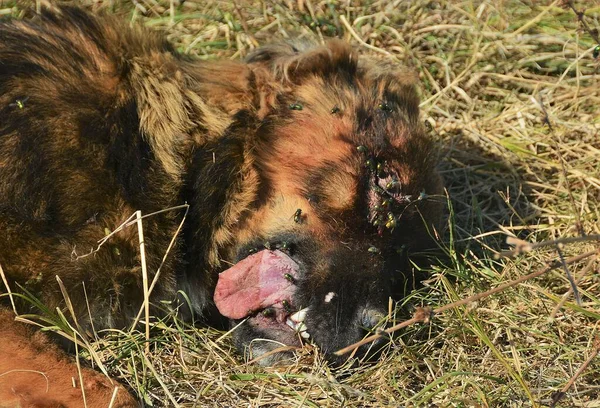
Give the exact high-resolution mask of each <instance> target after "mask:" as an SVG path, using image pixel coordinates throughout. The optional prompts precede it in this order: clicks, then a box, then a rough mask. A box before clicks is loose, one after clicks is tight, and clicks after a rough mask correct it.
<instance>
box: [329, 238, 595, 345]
mask: <svg viewBox="0 0 600 408" xmlns="http://www.w3.org/2000/svg"><path fill="white" fill-rule="evenodd" d="M598 253H600V249H596V250H593V251H589V252H585V253H583V254H580V255H576V256H573V257H571V258H567V259H565V263H566V264H567V265H569V264H572V263H575V262H579V261H581V260H582V259H585V258H588V257H590V256H592V255H596V254H598ZM561 266H562V262H560V261H559V260H555V261H553V262H552V263H550V264H548V265H547V266H546V267H545V268H543V269H540V270H538V271H536V272H533V273H530V274H529V275H525V276H521V277H520V278H518V279H515V280H513V281H510V282H507V283H505V284H502V285H500V286H498V287H496V288H494V289H490V290H488V291H485V292H481V293H477V294H475V295H473V296H469V297H468V298H466V299H461V300H458V301H456V302H452V303H448V304H447V305H444V306H441V307H438V308H436V309H433V310H431V308H429V307H422V308H418V309H417V311H416V312H415V313H414V315H413V317H412V318H411V319H409V320H406V321H404V322H402V323H398V324H397V325H395V326H392V327H390V328H389V329H385V330H383V331H382V332H381V333H377V334H374V335H372V336H369V337H366V338H364V339H363V340H361V341H359V342H356V343H354V344H351V345H349V346H347V347H344V348H343V349H340V350H338V351H336V352H335V353H334V354H335V355H337V356H341V355H344V354H346V353H348V352H350V351H352V350H354V349H357V348H358V347H360V346H362V345H365V344H367V343H370V342H372V341H375V340H377V339H379V338H380V337H383V336H385V335H387V334H390V333H393V332H395V331H397V330H400V329H402V328H404V327H406V326H410V325H412V324H415V323H419V322H427V321H429V319H430V318H431V317H432V316H433V315H435V314H439V313H443V312H445V311H447V310H450V309H455V308H457V307H460V306H464V305H467V304H469V303H472V302H476V301H478V300H480V299H483V298H486V297H488V296H491V295H493V294H495V293H498V292H502V291H503V290H506V289H508V288H511V287H513V286H516V285H518V284H520V283H523V282H525V281H527V280H530V279H533V278H537V277H538V276H541V275H543V274H545V273H547V272H549V271H551V270H553V269H556V268H559V267H561Z"/></svg>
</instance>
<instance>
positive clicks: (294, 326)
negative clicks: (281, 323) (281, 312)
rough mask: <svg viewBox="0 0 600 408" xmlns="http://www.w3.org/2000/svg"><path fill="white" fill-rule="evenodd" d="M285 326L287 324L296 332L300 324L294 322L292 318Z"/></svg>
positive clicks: (288, 319)
mask: <svg viewBox="0 0 600 408" xmlns="http://www.w3.org/2000/svg"><path fill="white" fill-rule="evenodd" d="M285 324H287V325H288V326H290V327H291V328H292V329H294V330H296V327H297V326H298V324H297V323H296V322H294V321H292V320H291V319H290V318H287V319H286V321H285Z"/></svg>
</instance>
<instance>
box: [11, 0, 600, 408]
mask: <svg viewBox="0 0 600 408" xmlns="http://www.w3.org/2000/svg"><path fill="white" fill-rule="evenodd" d="M78 3H84V4H86V5H87V6H88V7H90V8H91V9H94V10H97V9H110V11H111V12H114V13H116V14H118V15H121V16H122V17H123V18H128V19H131V20H132V21H137V22H141V23H143V24H146V25H148V26H150V27H152V28H153V29H157V30H161V31H164V32H165V34H166V35H167V37H168V38H169V39H170V40H171V41H172V42H174V43H175V45H176V46H177V47H178V49H179V50H181V51H182V52H185V53H189V54H192V55H196V56H197V57H199V58H203V59H212V58H240V57H243V56H245V55H246V54H247V53H248V52H250V51H251V50H252V49H253V48H254V47H255V46H256V45H257V44H264V43H267V42H270V41H274V40H283V39H286V38H293V37H308V38H313V39H316V40H317V41H322V40H323V39H325V38H327V37H328V36H330V35H338V36H339V37H341V38H344V39H346V40H348V41H350V42H351V43H353V44H355V45H356V46H357V48H358V49H359V50H360V51H361V53H363V54H365V55H371V56H372V57H373V58H380V59H391V60H394V61H397V62H399V63H402V64H404V65H406V66H407V67H409V68H410V69H412V70H415V71H416V72H417V73H418V75H419V78H420V80H421V93H422V100H423V103H422V116H423V120H424V121H426V122H427V123H429V124H430V125H431V127H432V132H433V133H434V134H435V137H436V138H437V140H439V144H440V147H441V165H440V168H441V172H442V174H443V176H444V178H445V180H446V185H447V191H448V197H449V203H450V205H449V210H448V213H449V215H450V218H449V223H448V231H447V233H446V235H445V236H444V238H443V240H442V242H441V244H440V245H441V246H442V248H443V250H444V252H445V254H446V256H445V257H444V259H442V260H440V261H439V262H438V263H436V264H435V265H433V266H432V267H431V269H430V270H429V271H428V273H429V278H428V279H427V280H426V282H425V286H424V287H423V288H422V289H420V290H419V291H417V292H415V293H413V294H411V295H410V296H408V297H407V299H405V300H404V301H403V302H401V304H400V305H399V308H400V309H402V313H401V314H399V317H398V318H400V316H407V310H410V307H411V306H425V305H429V306H432V307H438V306H442V305H444V304H447V303H450V302H453V301H456V300H458V299H463V298H466V297H468V296H471V295H473V294H475V293H478V292H482V291H485V290H488V289H490V288H493V287H495V286H498V285H500V284H502V283H505V282H507V281H510V280H512V279H515V278H517V277H519V276H522V275H525V274H528V273H530V272H533V271H535V270H538V269H541V268H543V267H544V266H545V265H546V264H547V263H548V262H551V261H553V260H555V259H557V257H558V255H557V251H556V248H555V247H548V248H544V249H540V250H536V251H533V252H528V253H524V254H520V255H518V256H516V257H514V258H511V259H509V258H501V259H495V258H494V255H495V254H497V253H499V252H500V251H502V250H506V249H507V248H508V247H507V245H506V244H505V238H506V236H507V235H514V236H518V237H519V238H520V239H523V240H526V241H529V242H532V243H535V242H541V241H544V240H552V239H559V238H566V237H573V236H577V235H578V234H579V232H578V230H577V224H578V223H579V222H580V223H581V228H582V229H583V231H584V232H585V233H586V234H598V233H600V224H599V218H600V205H599V202H600V135H599V133H600V76H599V74H600V61H599V60H594V59H593V57H592V51H591V50H592V48H593V47H594V46H595V45H596V44H595V41H594V39H593V38H592V37H591V36H590V35H589V33H586V32H584V31H582V30H581V29H580V26H579V24H578V21H577V18H576V16H575V15H574V13H573V12H572V11H570V10H569V9H568V7H562V8H561V7H558V6H557V4H558V3H559V2H554V3H551V2H550V1H540V2H538V1H526V0H523V1H517V0H503V1H497V2H491V1H449V0H438V1H430V0H416V1H410V2H409V1H395V2H392V1H389V2H388V1H369V0H354V1H322V2H317V1H308V0H304V1H303V0H299V1H296V0H294V1H292V0H288V1H270V0H264V1H250V0H248V1H239V2H238V4H239V5H240V10H241V14H240V13H239V12H238V11H237V10H236V9H235V8H234V7H233V6H232V5H231V2H228V1H217V0H196V1H190V0H188V1H185V2H184V3H183V4H182V5H178V3H176V2H175V3H170V2H169V1H151V0H139V1H138V3H137V4H138V6H134V5H133V4H132V3H128V2H114V3H113V2H102V3H97V2H94V3H93V4H92V3H88V2H78ZM1 4H2V6H1V7H0V12H1V13H2V14H3V15H6V14H10V15H14V16H17V17H19V16H23V15H30V14H31V13H32V10H33V9H32V8H27V7H25V6H15V5H14V4H13V3H11V2H3V3H1ZM550 4H553V5H551V6H550ZM584 6H585V7H586V11H585V20H586V22H587V23H588V25H589V26H590V27H592V28H596V29H600V3H599V2H598V1H586V2H584V1H579V2H576V7H577V8H578V9H583V8H584ZM357 38H359V39H360V40H361V42H359V41H358V40H357ZM536 100H537V101H539V100H541V101H542V103H543V108H544V109H545V110H546V112H547V114H548V120H549V122H550V123H551V125H552V129H550V128H549V126H548V125H547V123H546V120H545V117H544V112H543V109H542V106H541V105H540V103H539V102H536ZM563 165H564V171H563V167H562V166H563ZM571 197H572V198H571ZM594 248H598V242H594V241H590V242H580V243H577V244H572V245H567V246H565V247H563V248H562V251H563V252H564V254H565V256H566V257H568V256H573V255H577V254H580V253H584V252H586V251H590V250H593V249H594ZM598 270H599V263H598V260H596V259H595V258H589V259H586V260H583V261H581V262H578V263H576V264H572V265H569V271H570V273H571V274H572V275H573V276H575V279H576V280H577V282H578V290H579V292H580V294H581V297H582V302H581V305H577V304H576V303H575V301H574V299H573V296H572V293H571V292H570V288H571V286H570V284H569V282H568V280H567V278H566V274H565V272H564V270H561V269H555V270H554V271H552V272H549V273H547V274H545V275H544V276H542V277H540V278H537V279H534V280H532V281H528V282H525V283H523V284H521V285H519V286H517V287H515V288H512V289H507V290H505V291H503V292H502V293H499V294H495V295H493V296H491V297H488V298H485V299H482V300H480V301H478V302H476V303H472V304H470V305H468V306H464V307H460V308H456V309H454V310H451V311H448V312H445V313H443V314H440V315H438V316H436V317H435V318H434V319H433V321H432V322H431V323H430V324H418V325H413V326H410V327H408V328H406V329H403V330H401V331H400V332H399V333H398V336H397V338H396V339H395V340H394V342H393V344H392V345H391V346H390V347H389V349H388V350H387V351H386V352H385V353H384V355H383V356H382V358H381V359H380V360H379V361H377V362H374V363H365V364H363V365H361V366H360V367H358V368H357V367H342V368H340V369H337V370H333V369H331V368H329V367H327V365H326V364H325V363H324V362H323V360H322V357H321V356H320V355H319V353H318V350H316V349H315V348H314V347H312V346H310V345H309V346H307V347H305V348H304V349H303V350H301V351H300V352H299V353H298V359H297V362H296V363H295V364H293V365H291V366H289V367H286V368H279V369H269V368H262V367H257V366H254V365H245V364H244V363H243V361H241V360H240V357H239V356H238V355H237V354H236V353H235V351H234V349H233V346H232V344H231V340H230V338H229V337H227V336H225V337H223V333H221V332H217V331H215V330H212V329H198V328H192V327H188V326H185V325H182V324H181V323H180V322H177V321H174V320H173V319H170V320H169V321H165V322H156V325H155V326H154V327H153V331H152V339H151V345H150V346H151V347H150V351H151V353H150V354H149V355H147V356H145V355H144V350H145V343H144V338H145V337H144V334H143V333H138V332H132V333H120V332H114V333H112V334H110V335H108V336H105V337H103V338H101V339H100V340H97V341H92V342H91V343H90V346H89V349H88V350H84V351H82V357H85V358H86V359H88V360H90V361H92V362H93V361H94V360H96V358H98V359H100V361H102V362H103V365H104V366H105V367H106V368H107V369H108V370H109V372H110V373H111V374H112V375H113V376H115V377H117V378H119V379H120V380H121V381H123V382H125V383H128V384H129V385H130V386H131V388H132V389H133V390H134V392H137V393H138V394H139V395H140V396H141V397H142V398H143V400H144V401H145V403H146V404H147V405H148V406H156V407H161V406H175V405H180V406H186V407H188V406H189V407H193V406H198V407H233V406H247V407H258V406H268V407H278V406H281V407H289V406H292V407H300V406H306V407H311V406H312V407H320V406H324V407H328V406H331V407H339V406H344V407H381V406H395V407H398V406H419V407H421V406H428V407H446V406H453V407H454V406H456V407H523V406H527V407H529V406H548V405H549V404H550V403H551V401H552V398H553V395H554V393H556V392H557V391H559V390H560V389H561V388H562V387H563V386H564V385H565V384H566V383H567V382H568V381H569V379H570V378H571V377H572V376H573V374H574V373H575V371H576V370H577V369H578V368H579V366H580V365H581V364H583V363H584V361H585V360H586V358H587V357H588V355H590V353H591V352H592V344H593V341H594V338H595V336H598V330H599V328H600V296H599V293H600V275H599V274H598ZM92 356H94V358H92ZM557 406H564V407H580V406H582V407H583V406H585V407H600V359H595V360H593V361H592V362H591V364H590V365H589V366H588V367H587V369H586V370H585V371H584V372H583V373H582V375H581V376H580V377H579V378H578V379H577V380H576V381H575V384H574V386H573V387H571V388H570V389H569V391H568V392H567V394H566V395H565V397H564V398H563V399H562V400H561V401H560V402H559V404H558V405H557Z"/></svg>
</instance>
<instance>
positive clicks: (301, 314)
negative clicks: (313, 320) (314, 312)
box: [290, 307, 308, 322]
mask: <svg viewBox="0 0 600 408" xmlns="http://www.w3.org/2000/svg"><path fill="white" fill-rule="evenodd" d="M307 311H308V307H305V308H304V309H301V310H298V311H297V312H296V313H294V314H293V315H291V316H290V319H292V320H293V321H295V322H303V321H304V319H305V318H306V312H307Z"/></svg>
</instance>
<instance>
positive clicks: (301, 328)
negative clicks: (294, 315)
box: [296, 322, 307, 332]
mask: <svg viewBox="0 0 600 408" xmlns="http://www.w3.org/2000/svg"><path fill="white" fill-rule="evenodd" d="M306 330H307V328H306V325H305V324H304V323H302V322H300V323H298V324H297V325H296V331H297V332H303V331H306Z"/></svg>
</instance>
